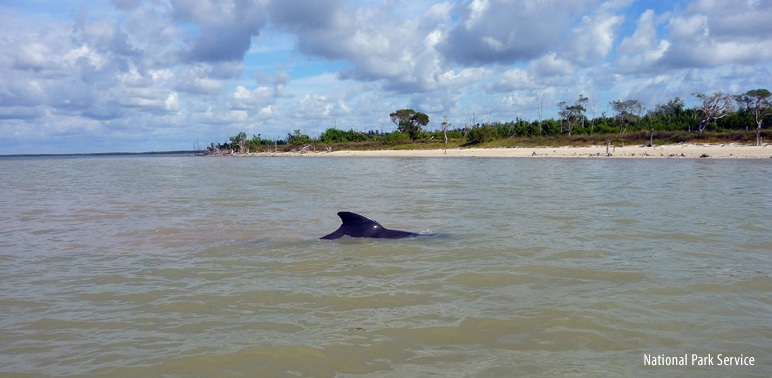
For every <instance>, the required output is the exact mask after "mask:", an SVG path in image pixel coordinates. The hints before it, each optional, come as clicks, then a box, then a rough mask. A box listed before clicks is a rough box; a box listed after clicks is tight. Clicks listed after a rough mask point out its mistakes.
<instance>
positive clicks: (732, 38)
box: [664, 0, 772, 67]
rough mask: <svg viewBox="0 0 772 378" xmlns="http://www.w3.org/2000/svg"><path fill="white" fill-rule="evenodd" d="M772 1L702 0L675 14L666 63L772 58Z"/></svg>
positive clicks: (747, 61)
mask: <svg viewBox="0 0 772 378" xmlns="http://www.w3.org/2000/svg"><path fill="white" fill-rule="evenodd" d="M770 19H772V3H770V2H763V1H762V2H755V1H749V2H738V3H734V2H716V1H705V0H699V1H695V2H693V3H691V4H690V6H689V7H687V8H686V10H685V11H684V12H683V14H679V15H677V16H675V17H673V18H672V19H671V20H670V23H669V25H668V27H669V29H670V31H671V32H670V38H669V42H670V45H669V46H668V49H667V51H666V52H665V57H664V62H665V63H667V64H669V65H671V66H675V67H716V66H719V65H723V64H734V63H739V64H755V63H763V62H768V61H770V59H772V38H770V37H769V36H770V35H772V26H770V24H769V21H768V20H770Z"/></svg>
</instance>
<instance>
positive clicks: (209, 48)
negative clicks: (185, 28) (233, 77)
mask: <svg viewBox="0 0 772 378" xmlns="http://www.w3.org/2000/svg"><path fill="white" fill-rule="evenodd" d="M170 4H171V6H172V8H173V13H174V16H175V17H176V18H177V19H178V20H181V21H186V22H191V23H193V25H195V29H196V30H193V33H191V34H193V35H196V37H195V39H194V41H193V43H192V46H191V48H190V50H189V51H187V58H188V59H191V60H193V61H203V62H218V61H228V60H241V59H243V58H244V54H245V53H246V52H247V50H249V47H250V44H251V41H252V37H253V36H257V35H259V34H260V30H261V29H262V28H263V26H264V25H265V22H266V10H265V8H264V6H263V2H262V1H248V0H171V1H170Z"/></svg>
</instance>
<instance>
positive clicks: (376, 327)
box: [0, 157, 772, 377]
mask: <svg viewBox="0 0 772 378" xmlns="http://www.w3.org/2000/svg"><path fill="white" fill-rule="evenodd" d="M0 172H2V173H3V177H4V180H2V181H0V189H1V190H2V192H3V193H4V195H3V196H2V198H0V208H1V209H2V212H0V223H1V224H2V225H3V227H2V230H0V314H1V315H0V373H1V374H2V375H3V376H6V375H15V374H25V373H26V374H36V375H66V374H75V375H79V376H82V375H110V376H140V375H149V376H161V375H181V376H188V375H199V376H239V375H247V376H286V375H298V376H315V377H329V376H352V375H360V374H367V375H370V376H389V377H391V376H427V375H440V376H490V377H494V376H518V375H546V376H562V375H587V376H596V375H601V376H629V375H649V374H652V375H668V376H672V375H687V376H689V375H691V376H725V375H741V376H765V375H766V372H767V371H769V370H770V368H772V363H771V362H770V358H772V343H771V342H770V340H772V326H770V324H772V321H771V320H772V317H771V316H770V314H772V301H771V300H770V298H771V297H770V292H772V263H771V262H772V261H771V260H772V254H770V252H772V241H771V239H770V237H769V235H772V223H770V219H769V214H772V194H770V193H772V182H770V180H767V179H764V178H765V177H770V174H772V166H771V165H770V164H769V163H768V162H766V161H742V160H731V161H716V160H713V161H696V160H690V161H685V160H601V159H599V160H589V159H587V160H585V159H538V160H535V159H473V158H468V159H467V158H464V159H355V158H351V159H348V158H334V159H324V158H318V159H316V158H314V159H306V158H297V159H283V158H273V159H260V158H254V159H236V158H223V159H217V158H193V157H166V158H90V159H48V160H35V159H17V160H0ZM340 210H349V211H356V212H359V213H362V214H364V215H367V216H370V217H372V218H374V219H376V220H378V221H379V222H380V223H381V224H383V225H384V226H386V227H389V228H396V229H404V230H415V231H422V232H431V233H439V234H440V235H438V236H433V237H426V238H414V239H401V240H368V239H341V240H338V241H321V240H317V238H318V237H319V236H322V235H325V234H327V233H329V232H331V231H332V230H334V229H335V228H337V227H338V225H339V224H340V221H339V219H338V218H337V216H336V215H335V213H336V212H337V211H340ZM708 353H710V354H712V355H714V356H715V355H717V354H719V353H722V354H724V355H731V356H739V355H740V354H743V355H744V356H754V357H755V361H756V363H755V366H739V367H717V366H713V367H700V366H685V367H676V366H645V365H644V355H645V354H651V355H660V354H664V355H666V356H676V355H683V354H689V355H691V354H700V355H705V354H708Z"/></svg>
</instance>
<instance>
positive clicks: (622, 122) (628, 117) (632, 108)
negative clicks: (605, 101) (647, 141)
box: [609, 100, 643, 134]
mask: <svg viewBox="0 0 772 378" xmlns="http://www.w3.org/2000/svg"><path fill="white" fill-rule="evenodd" d="M609 105H611V108H612V109H614V111H615V112H616V113H617V119H618V120H619V133H620V134H623V133H624V132H625V131H627V125H628V124H629V123H630V122H631V121H634V120H638V119H640V118H641V115H642V113H643V105H641V103H640V102H638V100H626V101H620V100H614V101H611V102H609Z"/></svg>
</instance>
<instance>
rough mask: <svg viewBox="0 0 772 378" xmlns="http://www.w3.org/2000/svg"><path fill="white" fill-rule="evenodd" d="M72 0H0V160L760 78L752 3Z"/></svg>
mask: <svg viewBox="0 0 772 378" xmlns="http://www.w3.org/2000/svg"><path fill="white" fill-rule="evenodd" d="M73 3H74V2H73ZM52 4H53V3H52ZM56 4H57V5H58V7H60V8H61V7H68V6H69V5H66V4H68V3H62V2H57V3H56ZM641 5H644V6H645V5H649V6H651V7H652V10H646V9H641ZM11 6H13V7H15V8H10V7H11ZM77 6H78V5H75V7H74V8H72V9H69V10H68V11H66V12H65V11H62V10H61V9H60V10H58V11H57V12H51V13H49V14H47V15H46V16H44V17H41V15H40V14H38V13H37V11H35V10H27V9H25V8H24V3H23V2H13V3H12V5H2V6H0V119H2V120H3V122H0V148H2V149H1V150H0V153H3V152H5V153H12V152H24V150H23V148H24V147H18V146H29V145H30V143H28V141H30V140H35V143H37V144H38V145H40V144H44V145H48V146H50V147H49V150H51V151H54V152H56V151H59V150H61V151H63V152H73V151H75V150H78V149H79V148H81V147H79V146H78V144H77V143H73V142H72V141H73V140H76V139H70V140H69V142H67V143H62V142H61V140H60V139H57V138H56V137H53V135H68V136H72V138H82V139H80V140H84V141H88V143H87V144H86V143H84V144H83V146H84V147H82V148H92V146H108V147H109V148H112V146H114V143H113V144H110V143H107V142H105V143H102V144H100V143H98V142H96V141H95V139H99V138H105V139H109V138H113V139H115V138H114V136H115V135H121V138H118V139H121V140H124V139H125V140H127V141H131V142H130V143H131V144H130V145H127V147H126V148H119V149H121V150H126V149H131V148H133V149H144V147H143V146H156V145H158V144H159V143H161V144H163V143H166V144H167V145H169V149H177V148H187V146H189V145H190V140H189V139H190V137H191V135H195V136H196V138H198V139H199V140H201V141H207V142H208V141H218V140H223V139H225V138H227V136H230V135H234V134H235V133H237V132H238V131H241V130H244V131H247V132H248V133H253V132H254V133H255V134H257V133H261V134H263V135H264V136H269V137H283V136H285V135H286V133H287V132H288V131H291V130H294V129H298V128H299V129H302V130H303V131H304V132H306V133H309V134H313V133H314V132H319V131H321V130H324V129H325V128H327V127H332V126H333V125H335V126H338V127H341V128H346V129H348V128H353V129H358V130H365V131H366V130H368V129H381V128H385V129H390V127H391V123H390V121H389V120H388V114H389V113H390V112H392V111H394V110H395V109H398V108H402V107H414V108H416V109H417V110H419V111H424V112H428V113H430V116H431V117H432V119H433V120H438V119H440V118H441V117H442V116H443V115H447V116H449V117H450V118H451V120H457V119H465V118H468V117H469V116H470V115H471V114H472V113H475V114H486V115H488V117H494V118H495V117H496V116H500V117H514V116H520V117H524V118H534V117H536V114H535V106H534V100H533V99H535V98H537V97H538V96H540V94H546V95H545V115H546V116H548V117H549V116H552V114H548V112H547V111H546V108H547V107H548V106H553V105H554V103H555V102H557V101H560V100H567V101H572V100H573V99H575V98H576V96H577V95H578V94H579V93H584V94H589V93H595V94H596V95H597V97H608V98H619V97H620V96H640V98H641V99H642V100H644V99H645V100H646V101H649V102H654V101H657V100H661V99H663V98H668V97H670V98H672V97H675V96H681V97H687V96H688V94H689V93H691V91H693V90H707V91H710V90H713V89H716V90H719V89H720V90H738V91H739V90H747V89H752V88H757V87H763V86H764V85H766V84H767V83H768V81H769V80H768V78H769V77H770V71H771V70H772V65H771V63H770V62H772V24H771V23H769V22H768V20H769V19H772V3H771V2H768V1H742V2H719V1H712V0H687V1H684V2H678V3H673V2H670V3H657V4H654V3H651V4H648V3H647V4H643V3H641V2H635V1H631V0H609V1H604V0H582V1H572V2H565V1H559V0H470V1H464V2H458V1H432V0H420V1H419V0H416V1H409V2H408V1H397V0H389V1H376V0H330V1H323V2H322V1H317V0H295V1H292V2H290V1H280V0H226V1H216V0H168V1H141V0H112V1H111V2H87V3H86V6H82V7H81V8H77ZM57 17H58V18H57ZM62 17H69V18H62ZM631 24H632V26H631ZM603 103H605V102H599V104H603ZM547 104H553V105H547ZM553 107H554V106H553ZM599 108H602V105H599ZM601 111H602V109H599V110H598V113H600V112H601ZM494 120H495V119H494ZM502 120H504V121H506V120H508V119H502ZM139 131H142V132H141V133H140V132H139ZM145 135H154V136H161V135H162V136H163V138H166V139H164V140H152V141H151V140H145V141H144V142H142V141H143V139H142V138H147V137H145ZM174 143H180V145H179V146H177V145H174ZM11 145H12V146H17V147H14V148H16V149H10V150H9V149H7V147H4V146H11ZM108 147H105V148H108ZM93 148H99V147H93Z"/></svg>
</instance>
